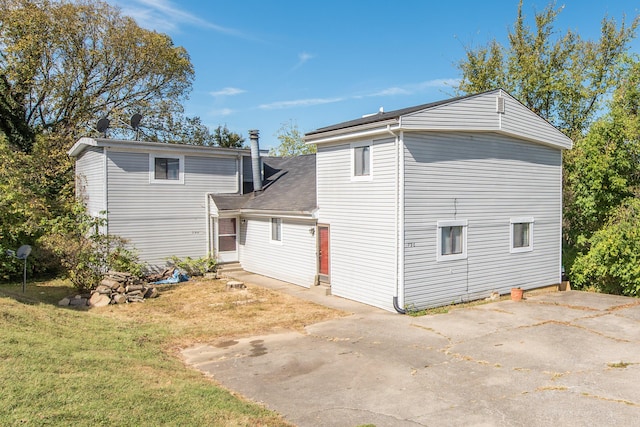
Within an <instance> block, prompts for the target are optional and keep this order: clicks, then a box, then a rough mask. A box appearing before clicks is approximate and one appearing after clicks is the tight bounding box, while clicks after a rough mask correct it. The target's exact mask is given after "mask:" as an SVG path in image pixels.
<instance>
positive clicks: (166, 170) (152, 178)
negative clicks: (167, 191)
mask: <svg viewBox="0 0 640 427" xmlns="http://www.w3.org/2000/svg"><path fill="white" fill-rule="evenodd" d="M149 182H151V183H164V184H183V183H184V156H162V155H155V154H151V155H150V156H149Z"/></svg>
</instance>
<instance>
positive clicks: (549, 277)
mask: <svg viewBox="0 0 640 427" xmlns="http://www.w3.org/2000/svg"><path fill="white" fill-rule="evenodd" d="M494 102H495V101H494ZM493 108H495V104H494V106H493ZM404 141H405V265H404V268H405V271H404V275H405V304H407V305H411V306H413V307H416V308H424V307H428V306H436V305H442V304H450V303H451V302H453V301H464V300H468V299H474V298H480V297H484V296H487V295H489V294H490V293H491V292H492V291H498V292H501V293H507V292H508V291H509V289H510V288H511V287H517V286H520V287H522V288H523V289H531V288H536V287H540V286H547V285H552V284H555V283H558V282H559V275H560V259H561V253H560V248H561V228H560V224H561V219H562V206H561V200H562V169H561V152H560V150H557V149H554V148H549V147H545V146H542V145H535V144H531V143H529V142H525V141H519V140H515V139H512V138H509V137H505V136H503V135H499V134H496V133H481V134H478V133H465V132H447V133H438V132H430V133H411V134H409V133H405V138H404ZM525 216H531V217H535V229H533V228H532V231H533V233H534V234H535V235H532V238H533V237H535V242H536V246H535V250H534V251H529V252H525V253H521V254H518V256H515V255H514V254H512V253H511V251H510V248H511V246H512V239H513V237H512V235H511V232H510V219H511V218H519V217H525ZM443 218H445V219H446V218H464V220H466V221H467V223H468V225H467V227H465V228H466V252H467V253H466V257H465V258H463V259H459V260H453V261H448V262H438V260H437V259H436V257H435V256H434V255H433V253H434V248H437V245H438V242H437V237H438V233H437V230H438V221H441V220H442V219H443Z"/></svg>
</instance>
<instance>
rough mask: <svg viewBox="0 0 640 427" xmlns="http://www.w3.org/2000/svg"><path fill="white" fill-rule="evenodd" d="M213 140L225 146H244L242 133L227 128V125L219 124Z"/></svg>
mask: <svg viewBox="0 0 640 427" xmlns="http://www.w3.org/2000/svg"><path fill="white" fill-rule="evenodd" d="M213 140H214V141H215V143H216V145H217V146H218V147H224V148H242V144H244V138H243V137H242V135H240V134H237V133H235V132H231V131H230V130H229V129H227V125H224V127H223V126H218V127H217V128H215V129H214V130H213Z"/></svg>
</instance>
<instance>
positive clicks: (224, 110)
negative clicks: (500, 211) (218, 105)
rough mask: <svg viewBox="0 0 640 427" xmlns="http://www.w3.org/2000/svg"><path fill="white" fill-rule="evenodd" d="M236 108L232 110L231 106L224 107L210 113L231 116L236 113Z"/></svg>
mask: <svg viewBox="0 0 640 427" xmlns="http://www.w3.org/2000/svg"><path fill="white" fill-rule="evenodd" d="M235 112H236V111H235V110H232V109H231V108H222V109H220V110H213V111H210V114H211V115H212V116H230V115H231V114H233V113H235Z"/></svg>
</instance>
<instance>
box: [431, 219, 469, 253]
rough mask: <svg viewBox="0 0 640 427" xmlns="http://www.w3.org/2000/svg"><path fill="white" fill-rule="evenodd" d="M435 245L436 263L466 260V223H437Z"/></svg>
mask: <svg viewBox="0 0 640 427" xmlns="http://www.w3.org/2000/svg"><path fill="white" fill-rule="evenodd" d="M437 245H438V252H437V257H436V258H437V260H438V261H447V260H456V259H465V258H467V221H466V220H446V221H438V236H437Z"/></svg>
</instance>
